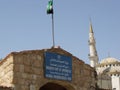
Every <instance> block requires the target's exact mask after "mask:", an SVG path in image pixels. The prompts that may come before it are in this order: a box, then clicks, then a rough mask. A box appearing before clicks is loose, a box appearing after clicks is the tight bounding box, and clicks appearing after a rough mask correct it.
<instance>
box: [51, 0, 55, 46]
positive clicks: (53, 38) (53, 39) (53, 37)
mask: <svg viewBox="0 0 120 90" xmlns="http://www.w3.org/2000/svg"><path fill="white" fill-rule="evenodd" d="M52 2H53V0H52ZM51 16H52V41H53V47H55V36H54V9H53V13H52V15H51Z"/></svg>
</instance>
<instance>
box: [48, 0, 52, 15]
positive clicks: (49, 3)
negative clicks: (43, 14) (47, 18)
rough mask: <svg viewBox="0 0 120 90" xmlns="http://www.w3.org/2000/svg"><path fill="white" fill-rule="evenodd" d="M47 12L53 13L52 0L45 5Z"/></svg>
mask: <svg viewBox="0 0 120 90" xmlns="http://www.w3.org/2000/svg"><path fill="white" fill-rule="evenodd" d="M47 14H53V1H52V0H50V1H49V2H48V5H47Z"/></svg>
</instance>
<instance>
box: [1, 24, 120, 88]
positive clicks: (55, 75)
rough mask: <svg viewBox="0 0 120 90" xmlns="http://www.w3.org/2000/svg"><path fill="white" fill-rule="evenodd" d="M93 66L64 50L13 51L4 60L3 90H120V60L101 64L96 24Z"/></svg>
mask: <svg viewBox="0 0 120 90" xmlns="http://www.w3.org/2000/svg"><path fill="white" fill-rule="evenodd" d="M88 43H89V49H90V53H89V55H88V56H89V60H90V65H89V64H86V63H85V62H84V61H83V60H81V59H79V58H77V57H75V56H74V55H72V54H71V53H69V52H67V51H65V50H64V49H62V48H61V47H52V48H46V49H42V50H27V51H26V50H24V51H20V52H11V53H10V54H8V55H7V56H6V57H5V58H4V59H2V60H0V90H120V61H119V60H118V59H115V58H112V57H108V58H105V59H103V60H101V61H100V62H99V58H98V54H97V49H96V41H95V38H94V32H93V29H92V24H91V23H90V32H89V41H88Z"/></svg>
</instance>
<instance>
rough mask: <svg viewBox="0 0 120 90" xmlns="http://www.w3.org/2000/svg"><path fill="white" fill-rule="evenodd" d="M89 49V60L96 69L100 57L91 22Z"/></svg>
mask: <svg viewBox="0 0 120 90" xmlns="http://www.w3.org/2000/svg"><path fill="white" fill-rule="evenodd" d="M88 42H89V48H90V54H89V60H90V65H91V67H95V66H96V65H97V64H98V55H97V51H96V42H95V38H94V32H93V29H92V23H91V22H90V32H89V41H88Z"/></svg>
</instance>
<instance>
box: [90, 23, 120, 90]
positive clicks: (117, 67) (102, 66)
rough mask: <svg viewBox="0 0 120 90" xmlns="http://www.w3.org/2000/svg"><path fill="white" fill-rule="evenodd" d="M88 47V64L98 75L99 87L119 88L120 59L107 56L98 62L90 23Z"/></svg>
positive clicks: (116, 89)
mask: <svg viewBox="0 0 120 90" xmlns="http://www.w3.org/2000/svg"><path fill="white" fill-rule="evenodd" d="M89 48H90V54H89V60H90V65H91V67H94V68H95V69H96V72H97V75H98V82H97V84H98V86H99V88H103V89H112V90H120V61H119V60H118V59H115V58H112V57H108V58H105V59H103V60H101V62H99V59H98V55H97V50H96V42H95V39H94V32H93V29H92V24H91V23H90V32H89Z"/></svg>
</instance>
